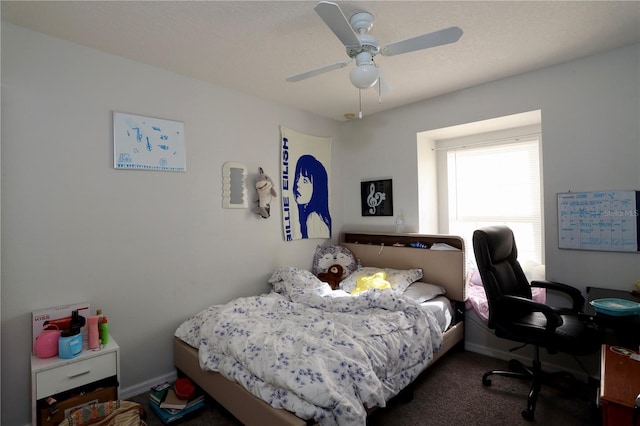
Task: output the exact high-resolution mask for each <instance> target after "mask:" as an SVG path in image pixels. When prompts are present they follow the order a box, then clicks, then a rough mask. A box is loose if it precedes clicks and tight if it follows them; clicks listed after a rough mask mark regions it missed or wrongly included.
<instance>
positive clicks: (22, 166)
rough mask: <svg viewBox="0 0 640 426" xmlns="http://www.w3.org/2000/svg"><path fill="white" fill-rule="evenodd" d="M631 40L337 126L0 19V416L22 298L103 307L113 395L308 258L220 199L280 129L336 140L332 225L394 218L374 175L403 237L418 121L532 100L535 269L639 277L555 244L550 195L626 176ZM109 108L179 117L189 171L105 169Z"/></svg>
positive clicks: (637, 266)
mask: <svg viewBox="0 0 640 426" xmlns="http://www.w3.org/2000/svg"><path fill="white" fill-rule="evenodd" d="M639 51H640V46H634V47H631V48H627V49H620V50H615V51H612V52H609V53H606V54H602V55H598V56H594V57H591V58H586V59H583V60H579V61H573V62H570V63H567V64H564V65H560V66H555V67H550V68H546V69H541V70H539V71H536V72H532V73H528V74H524V75H521V76H517V77H513V78H509V79H505V80H501V81H497V82H494V83H490V84H486V85H482V86H478V87H475V88H471V89H467V90H463V91H460V92H457V93H452V94H450V95H446V96H442V97H439V98H437V99H432V100H428V101H424V102H420V103H417V104H414V105H410V106H407V107H404V108H399V109H396V110H392V111H388V112H385V113H380V114H377V115H373V116H370V117H365V118H364V119H363V120H354V121H352V122H349V123H345V124H340V123H336V122H333V121H330V120H326V119H322V118H319V117H316V116H313V115H310V114H307V113H303V112H300V111H296V110H293V109H289V108H286V107H283V106H279V105H275V104H273V103H270V102H266V101H261V100H259V99H256V98H252V97H249V96H245V95H242V94H240V93H237V92H233V91H230V90H226V89H223V88H220V87H217V86H212V85H209V84H205V83H203V82H199V81H195V80H192V79H188V78H185V77H182V76H178V75H175V74H171V73H167V72H164V71H160V70H158V69H155V68H152V67H148V66H145V65H141V64H139V63H135V62H132V61H129V60H125V59H122V58H118V57H114V56H111V55H106V54H103V53H99V52H96V51H93V50H90V49H86V48H83V47H80V46H77V45H73V44H69V43H66V42H63V41H60V40H56V39H53V38H50V37H46V36H42V35H39V34H37V33H34V32H31V31H28V30H24V29H21V28H19V27H16V26H12V25H10V24H6V23H3V25H2V112H3V115H2V151H3V152H2V164H1V168H2V178H3V179H2V188H1V189H2V213H1V219H2V227H1V228H2V305H1V314H2V350H3V353H2V360H1V362H2V389H3V390H4V392H2V406H3V410H2V419H1V420H2V422H3V423H4V424H26V423H27V422H28V419H29V416H30V413H29V408H28V407H29V397H30V391H29V381H28V374H29V373H28V372H29V358H28V355H27V354H28V353H29V349H30V329H29V325H30V312H31V311H32V310H35V309H39V308H43V307H48V306H53V305H58V304H65V303H69V302H72V301H81V300H87V301H89V302H90V303H91V304H92V307H93V308H94V309H95V308H98V307H100V308H102V309H103V310H104V312H105V314H106V315H107V316H109V318H110V322H111V330H112V333H113V336H114V337H115V338H116V340H117V341H118V343H119V344H120V346H121V348H122V363H123V366H122V367H123V368H122V382H123V383H122V385H123V387H124V388H125V389H126V388H131V387H132V386H135V385H137V384H139V383H142V382H145V381H147V380H151V379H153V378H155V377H158V376H160V375H163V374H167V373H168V372H171V371H172V370H173V366H172V355H171V336H172V334H173V332H174V330H175V328H176V327H177V325H178V324H179V323H180V322H181V321H182V320H183V319H184V318H186V317H187V316H188V315H191V314H192V313H195V312H196V311H197V310H199V309H200V308H203V307H205V306H208V305H210V304H213V303H220V302H225V301H227V300H229V299H231V298H232V297H235V296H240V295H249V294H255V293H256V292H259V291H263V290H266V289H267V288H266V284H265V282H266V279H267V278H268V276H269V275H270V272H271V271H273V269H274V268H275V267H278V266H303V267H308V266H310V263H311V256H312V254H313V250H314V248H315V246H316V244H318V243H319V242H321V241H322V240H311V241H304V242H295V243H285V242H284V241H283V239H282V230H281V224H280V220H281V213H280V212H279V211H278V209H274V210H275V211H274V214H273V216H272V217H271V218H270V219H268V220H264V219H260V218H258V217H257V216H255V215H254V214H252V213H250V212H248V211H244V210H240V211H238V210H224V209H222V208H221V200H220V193H221V167H222V164H223V163H224V162H225V161H230V160H234V161H241V162H244V163H246V164H247V166H248V167H249V168H250V170H257V167H258V166H262V167H263V168H264V169H265V171H266V172H267V173H270V174H271V175H272V176H277V173H278V171H279V167H278V158H279V144H278V140H279V133H278V125H280V124H283V125H285V126H287V127H290V128H292V129H296V130H299V131H302V132H305V133H309V134H315V135H318V136H332V137H333V138H334V144H333V146H332V161H333V164H332V172H333V180H332V189H331V190H332V194H333V198H332V212H333V214H334V217H333V219H334V226H335V228H334V231H335V232H336V234H337V231H339V230H340V229H341V227H342V225H343V224H344V227H345V228H347V227H348V228H351V229H356V228H357V229H363V228H365V229H380V230H388V231H391V230H393V229H394V218H363V217H361V213H360V182H361V180H366V179H371V178H379V177H391V178H393V180H394V200H395V202H394V204H395V205H396V206H397V208H401V209H402V210H403V212H404V220H405V222H406V226H405V229H406V230H407V231H408V232H410V231H416V230H417V229H418V223H419V220H418V200H417V198H418V189H419V188H418V185H417V183H416V180H417V176H418V172H417V160H416V153H417V151H416V134H417V133H418V132H420V131H424V130H431V129H437V128H442V127H448V126H453V125H457V124H463V123H468V122H474V121H480V120H484V119H488V118H494V117H499V116H505V115H510V114H514V113H518V112H524V111H531V110H536V109H541V110H542V131H543V156H544V158H543V160H544V164H543V170H544V177H545V182H544V189H545V204H546V208H545V219H546V221H547V231H546V232H547V235H546V238H547V247H546V249H547V265H548V266H547V268H548V269H547V271H548V276H549V278H552V279H557V280H565V281H567V282H570V283H574V284H576V285H578V286H582V287H584V286H586V285H600V286H610V287H616V286H617V287H623V286H625V285H627V284H628V283H629V282H631V281H635V280H637V279H639V278H640V261H639V260H640V257H639V256H638V255H636V254H621V253H600V252H593V253H590V252H575V251H560V250H557V249H556V247H557V237H556V233H557V229H556V224H555V223H554V217H555V194H556V193H557V192H564V191H566V190H567V189H571V190H574V191H580V190H597V189H620V188H623V189H624V188H635V189H638V188H640V167H638V165H639V164H640V142H639V141H640V129H639V127H638V117H639V116H640V108H639V105H640V96H639V91H640V82H639V81H638V79H639V75H640V70H639V63H640V61H639V56H640V55H639ZM112 111H122V112H129V113H137V114H145V115H149V116H153V117H160V118H167V119H173V120H180V121H184V122H185V131H186V140H187V143H186V145H187V168H188V171H187V172H186V173H163V172H157V173H156V172H137V171H123V170H114V169H113V166H112V141H111V112H112ZM277 201H279V199H278V200H277ZM434 220H436V219H435V218H430V220H429V223H434ZM435 231H436V230H433V232H435ZM428 232H431V231H430V230H429V231H428ZM587 264H588V265H589V266H586V265H587ZM470 337H473V336H470ZM8 348H10V349H8Z"/></svg>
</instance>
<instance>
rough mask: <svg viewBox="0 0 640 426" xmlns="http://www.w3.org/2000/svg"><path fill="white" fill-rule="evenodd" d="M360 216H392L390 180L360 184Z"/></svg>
mask: <svg viewBox="0 0 640 426" xmlns="http://www.w3.org/2000/svg"><path fill="white" fill-rule="evenodd" d="M360 198H361V205H362V216H393V192H392V181H391V179H383V180H372V181H366V182H361V183H360Z"/></svg>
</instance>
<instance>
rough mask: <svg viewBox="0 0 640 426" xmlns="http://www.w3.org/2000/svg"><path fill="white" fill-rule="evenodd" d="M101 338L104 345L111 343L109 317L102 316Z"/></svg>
mask: <svg viewBox="0 0 640 426" xmlns="http://www.w3.org/2000/svg"><path fill="white" fill-rule="evenodd" d="M100 336H101V337H100V339H101V343H102V344H103V345H108V344H109V323H108V321H107V317H106V316H103V317H102V322H101V323H100Z"/></svg>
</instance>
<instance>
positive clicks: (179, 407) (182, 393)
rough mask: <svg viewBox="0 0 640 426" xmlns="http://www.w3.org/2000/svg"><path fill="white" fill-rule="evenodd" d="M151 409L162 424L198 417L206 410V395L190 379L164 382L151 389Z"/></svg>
mask: <svg viewBox="0 0 640 426" xmlns="http://www.w3.org/2000/svg"><path fill="white" fill-rule="evenodd" d="M149 408H151V410H152V411H153V412H154V413H155V414H156V415H157V416H158V418H160V420H161V421H162V423H164V424H170V423H174V422H177V421H178V420H185V419H186V418H191V417H192V416H196V415H198V414H199V413H200V410H201V409H202V408H204V393H203V392H202V391H201V390H200V389H198V388H197V387H196V386H195V385H194V384H193V383H192V382H191V380H189V379H188V378H180V379H176V381H175V382H174V383H169V382H164V383H161V384H159V385H155V386H153V387H151V391H150V392H149Z"/></svg>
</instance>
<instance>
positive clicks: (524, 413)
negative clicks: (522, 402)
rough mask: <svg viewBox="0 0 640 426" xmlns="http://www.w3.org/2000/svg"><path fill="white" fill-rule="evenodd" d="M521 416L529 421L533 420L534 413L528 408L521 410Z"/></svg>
mask: <svg viewBox="0 0 640 426" xmlns="http://www.w3.org/2000/svg"><path fill="white" fill-rule="evenodd" d="M522 417H523V418H524V419H525V420H529V421H530V422H531V421H534V420H535V417H534V413H533V411H530V410H522Z"/></svg>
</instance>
